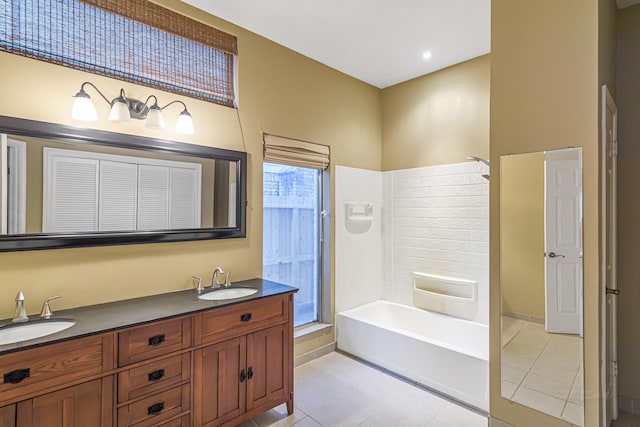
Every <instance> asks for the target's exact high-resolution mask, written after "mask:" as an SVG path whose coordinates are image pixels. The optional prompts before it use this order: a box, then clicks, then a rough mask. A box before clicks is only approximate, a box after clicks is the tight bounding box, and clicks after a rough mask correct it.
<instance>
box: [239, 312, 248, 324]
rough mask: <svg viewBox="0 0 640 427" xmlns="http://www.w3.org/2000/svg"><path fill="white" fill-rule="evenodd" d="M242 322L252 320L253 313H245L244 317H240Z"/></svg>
mask: <svg viewBox="0 0 640 427" xmlns="http://www.w3.org/2000/svg"><path fill="white" fill-rule="evenodd" d="M240 320H241V321H242V322H248V321H249V320H251V313H245V314H243V315H241V316H240Z"/></svg>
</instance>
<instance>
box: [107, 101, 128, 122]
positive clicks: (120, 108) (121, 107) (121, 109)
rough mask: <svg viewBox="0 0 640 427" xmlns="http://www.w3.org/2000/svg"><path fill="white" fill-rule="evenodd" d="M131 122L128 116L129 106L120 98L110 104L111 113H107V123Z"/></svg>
mask: <svg viewBox="0 0 640 427" xmlns="http://www.w3.org/2000/svg"><path fill="white" fill-rule="evenodd" d="M129 120H131V115H130V114H129V106H128V105H127V103H126V101H125V100H124V99H122V98H116V99H115V100H114V101H113V102H112V104H111V111H110V112H109V121H112V122H114V123H122V124H127V123H129Z"/></svg>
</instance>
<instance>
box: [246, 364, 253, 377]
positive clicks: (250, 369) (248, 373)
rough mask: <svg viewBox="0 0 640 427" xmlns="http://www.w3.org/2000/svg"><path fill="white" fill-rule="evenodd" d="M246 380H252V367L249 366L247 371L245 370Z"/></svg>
mask: <svg viewBox="0 0 640 427" xmlns="http://www.w3.org/2000/svg"><path fill="white" fill-rule="evenodd" d="M247 378H249V379H251V378H253V366H249V369H248V370H247Z"/></svg>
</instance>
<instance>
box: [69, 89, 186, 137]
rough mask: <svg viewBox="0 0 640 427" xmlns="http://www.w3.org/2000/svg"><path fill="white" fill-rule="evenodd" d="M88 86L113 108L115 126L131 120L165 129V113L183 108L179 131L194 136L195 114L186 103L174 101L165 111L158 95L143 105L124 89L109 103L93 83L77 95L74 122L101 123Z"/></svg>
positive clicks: (177, 127)
mask: <svg viewBox="0 0 640 427" xmlns="http://www.w3.org/2000/svg"><path fill="white" fill-rule="evenodd" d="M86 85H89V86H91V87H92V88H94V89H95V90H96V92H98V93H99V94H100V96H101V97H102V99H104V100H105V101H106V102H107V104H109V105H111V111H110V112H109V121H112V122H115V123H123V124H126V123H129V121H130V119H138V120H145V126H146V127H148V128H150V129H164V127H165V124H164V117H163V116H162V110H164V109H165V108H167V107H168V106H170V105H172V104H181V105H182V106H183V107H184V110H182V112H181V113H180V115H179V116H178V120H177V121H176V128H175V131H176V132H177V133H180V134H183V135H193V133H194V130H193V119H192V118H191V114H189V111H188V110H187V106H186V105H185V103H184V102H182V101H179V100H177V99H176V100H175V101H171V102H170V103H168V104H167V105H165V106H164V107H161V106H160V105H158V98H156V96H155V95H149V96H148V97H147V100H146V101H144V102H142V101H139V100H137V99H133V98H128V97H127V96H126V95H125V93H124V89H120V95H119V96H118V97H117V98H114V99H113V100H111V101H109V99H108V98H107V97H106V96H104V94H103V93H102V92H101V91H100V89H98V88H97V87H96V85H94V84H93V83H91V82H84V83H82V85H81V86H80V91H79V92H78V93H76V95H75V97H74V98H75V100H74V101H73V107H72V109H71V118H73V119H74V120H83V121H95V120H98V114H97V113H96V109H95V107H94V105H93V102H91V97H90V96H89V95H88V94H87V92H85V90H84V87H85V86H86ZM152 98H153V104H152V105H151V106H148V105H147V104H148V103H149V101H151V99H152Z"/></svg>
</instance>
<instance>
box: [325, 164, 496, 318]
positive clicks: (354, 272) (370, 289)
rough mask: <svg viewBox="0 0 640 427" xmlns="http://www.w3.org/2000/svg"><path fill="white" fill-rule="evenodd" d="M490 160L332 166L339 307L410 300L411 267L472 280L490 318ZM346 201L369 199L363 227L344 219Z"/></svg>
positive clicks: (408, 302)
mask: <svg viewBox="0 0 640 427" xmlns="http://www.w3.org/2000/svg"><path fill="white" fill-rule="evenodd" d="M488 172H489V171H488V167H486V166H485V165H484V164H481V163H478V162H465V163H457V164H451V165H443V166H433V167H425V168H416V169H405V170H397V171H389V172H384V173H381V172H374V171H367V170H362V169H354V168H347V167H342V166H336V181H335V182H336V190H335V193H336V194H335V207H334V215H335V220H336V311H337V312H340V311H342V310H346V309H348V308H352V307H355V306H358V305H361V304H364V303H366V302H370V301H373V300H376V299H380V298H382V299H385V300H389V301H394V302H398V303H401V304H406V305H413V300H412V276H411V273H412V272H414V271H420V272H425V273H433V274H440V275H445V276H453V277H459V278H463V279H471V280H476V281H477V282H478V311H477V313H476V317H475V318H474V319H473V320H475V321H477V322H481V323H484V324H488V320H489V182H488V181H487V180H485V179H484V178H482V174H484V173H488ZM347 201H355V202H369V203H372V204H373V206H374V220H373V222H372V224H371V227H370V229H368V230H367V231H366V232H362V233H358V232H357V231H359V230H355V231H356V232H352V231H353V230H352V231H350V230H349V229H348V228H347V225H346V222H345V203H346V202H347Z"/></svg>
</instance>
